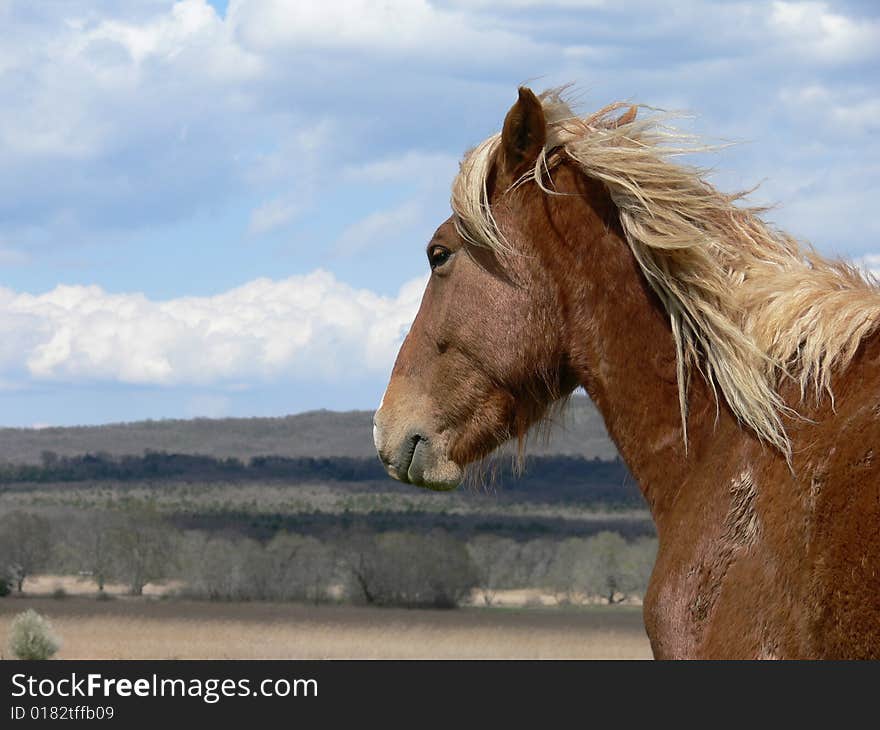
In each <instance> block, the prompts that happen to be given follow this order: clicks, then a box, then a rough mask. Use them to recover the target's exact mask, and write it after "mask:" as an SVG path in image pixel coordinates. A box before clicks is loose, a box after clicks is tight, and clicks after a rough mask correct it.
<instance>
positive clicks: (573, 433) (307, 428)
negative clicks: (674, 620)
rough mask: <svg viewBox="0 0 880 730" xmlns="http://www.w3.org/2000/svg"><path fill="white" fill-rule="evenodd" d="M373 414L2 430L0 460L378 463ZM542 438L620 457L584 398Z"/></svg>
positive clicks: (558, 450)
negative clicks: (148, 456) (158, 455)
mask: <svg viewBox="0 0 880 730" xmlns="http://www.w3.org/2000/svg"><path fill="white" fill-rule="evenodd" d="M372 415H373V414H372V411H309V412H307V413H300V414H297V415H294V416H284V417H281V418H222V419H208V418H196V419H192V420H162V421H137V422H133V423H119V424H110V425H106V426H73V427H52V428H42V429H32V428H2V429H0V462H8V463H15V464H38V463H40V461H41V459H42V453H43V452H44V451H53V452H55V453H56V454H58V455H59V456H76V455H79V454H85V453H99V452H102V453H107V454H111V455H113V456H122V455H128V454H142V453H143V452H144V451H145V450H152V451H166V452H169V453H177V454H202V455H205V456H213V457H217V458H223V457H236V458H239V459H245V460H246V459H250V458H251V457H254V456H262V455H268V454H272V455H275V456H284V457H292V458H297V457H316V458H324V457H334V456H345V457H352V458H375V451H374V449H373V438H372ZM557 421H558V422H557V423H555V424H554V425H553V426H552V427H551V428H549V432H548V435H547V437H546V438H543V437H536V438H534V439H532V440H531V441H530V443H529V448H528V453H529V454H532V455H535V456H556V455H560V456H576V457H583V458H586V459H594V458H598V459H603V460H604V459H613V458H615V457H616V455H617V451H616V449H615V448H614V444H612V443H611V440H610V439H609V438H608V434H607V432H606V431H605V426H604V424H603V422H602V417H601V416H600V415H599V413H598V411H597V410H596V408H595V406H594V405H593V404H592V402H591V401H590V400H589V399H588V398H586V397H583V396H577V397H574V398H572V400H571V403H570V404H569V406H568V408H567V409H566V410H565V412H564V413H563V415H562V416H561V417H560V418H558V419H557Z"/></svg>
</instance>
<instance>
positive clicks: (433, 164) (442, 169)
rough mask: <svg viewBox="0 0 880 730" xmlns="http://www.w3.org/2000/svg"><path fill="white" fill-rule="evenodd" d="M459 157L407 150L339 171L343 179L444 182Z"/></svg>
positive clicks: (452, 171) (455, 165)
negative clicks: (393, 155)
mask: <svg viewBox="0 0 880 730" xmlns="http://www.w3.org/2000/svg"><path fill="white" fill-rule="evenodd" d="M459 161H460V157H454V156H452V155H448V154H443V153H440V152H427V151H423V150H410V151H409V152H406V153H404V154H402V155H397V156H395V157H387V158H384V159H381V160H373V161H371V162H367V163H364V164H362V165H359V166H351V167H348V168H346V169H345V170H344V171H343V179H345V180H348V181H351V182H367V183H387V182H399V181H401V180H411V181H415V182H418V183H422V182H423V181H426V180H427V181H432V180H437V179H440V180H443V184H444V185H448V183H449V181H451V180H452V179H453V178H454V177H455V174H456V173H457V172H458V163H459Z"/></svg>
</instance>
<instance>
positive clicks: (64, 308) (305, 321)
mask: <svg viewBox="0 0 880 730" xmlns="http://www.w3.org/2000/svg"><path fill="white" fill-rule="evenodd" d="M424 285H425V279H424V278H419V279H415V280H413V281H410V282H408V283H407V284H404V285H403V287H401V289H400V291H399V293H398V294H397V296H396V297H383V296H379V295H377V294H375V293H374V292H372V291H369V290H367V289H355V288H353V287H351V286H348V285H347V284H344V283H342V282H340V281H338V280H337V279H336V277H334V276H333V274H331V273H329V272H326V271H315V272H313V273H310V274H307V275H303V276H291V277H289V278H287V279H283V280H280V281H273V280H270V279H257V280H255V281H251V282H248V283H247V284H244V285H243V286H240V287H237V288H235V289H231V290H230V291H227V292H224V293H222V294H218V295H216V296H210V297H181V298H178V299H172V300H167V301H151V300H149V299H147V298H146V297H145V296H143V295H142V294H111V293H108V292H106V291H104V290H102V289H101V288H99V287H97V286H59V287H57V288H55V289H53V290H52V291H50V292H47V293H45V294H41V295H39V296H34V295H31V294H21V293H15V292H12V291H9V290H4V289H0V378H2V379H3V380H4V381H5V383H6V386H7V388H9V387H11V384H13V383H15V382H16V380H17V379H19V380H21V381H22V382H24V381H26V380H28V379H29V380H33V381H36V382H41V381H53V382H67V383H81V382H95V381H99V382H100V381H111V382H117V383H127V384H137V385H161V386H179V385H198V386H209V385H218V384H221V385H228V386H235V385H237V384H245V383H250V382H254V381H256V382H259V381H266V380H282V381H283V380H286V379H301V380H307V381H328V380H337V379H340V378H345V379H360V378H363V377H364V376H369V375H376V374H377V373H382V374H387V373H388V372H389V370H390V367H391V365H392V364H393V361H394V357H395V355H396V353H397V350H398V348H399V347H400V344H401V342H402V341H403V338H404V336H405V334H406V331H407V329H408V328H409V325H410V323H411V322H412V320H413V318H414V317H415V313H416V311H417V309H418V305H419V301H420V300H421V294H422V290H423V289H424Z"/></svg>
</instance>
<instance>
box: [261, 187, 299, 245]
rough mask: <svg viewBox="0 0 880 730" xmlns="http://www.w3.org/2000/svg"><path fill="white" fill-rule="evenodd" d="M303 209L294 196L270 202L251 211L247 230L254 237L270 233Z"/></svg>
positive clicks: (284, 224)
mask: <svg viewBox="0 0 880 730" xmlns="http://www.w3.org/2000/svg"><path fill="white" fill-rule="evenodd" d="M303 207H304V206H303V205H302V204H301V203H300V201H299V199H298V197H297V196H296V195H292V196H291V195H285V196H281V197H278V198H275V199H273V200H270V201H268V202H266V203H263V204H262V205H261V206H259V207H258V208H255V209H254V210H253V211H251V219H250V225H249V226H248V230H249V231H250V233H251V234H253V235H255V236H260V235H263V234H264V233H271V232H272V231H274V230H277V229H278V228H282V227H284V226H286V225H287V224H288V223H290V222H291V221H292V220H293V219H294V218H296V217H297V216H298V215H299V214H300V213H301V212H302V210H303Z"/></svg>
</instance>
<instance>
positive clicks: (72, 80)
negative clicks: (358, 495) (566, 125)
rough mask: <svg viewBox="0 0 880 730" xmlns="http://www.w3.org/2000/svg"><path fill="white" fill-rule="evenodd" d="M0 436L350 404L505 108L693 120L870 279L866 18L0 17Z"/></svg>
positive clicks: (796, 219) (833, 10)
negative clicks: (552, 103)
mask: <svg viewBox="0 0 880 730" xmlns="http://www.w3.org/2000/svg"><path fill="white" fill-rule="evenodd" d="M0 32H2V37H3V38H4V42H3V44H2V46H0V402H2V404H3V408H2V410H0V424H2V425H22V426H27V425H34V424H76V423H102V422H109V421H122V420H135V419H140V418H165V417H190V416H225V415H243V416H250V415H282V414H286V413H294V412H298V411H302V410H307V409H312V408H321V407H324V408H334V409H345V408H370V407H374V406H375V404H376V403H377V402H378V399H379V397H380V395H381V393H382V390H383V388H384V386H385V382H386V379H387V375H388V371H389V368H390V366H391V363H392V362H393V357H394V354H395V353H396V350H397V347H398V345H399V342H400V340H401V338H402V335H403V333H404V332H405V331H406V328H407V325H408V322H409V321H410V320H411V318H412V316H413V314H414V312H415V309H416V307H417V305H418V301H419V298H420V293H421V288H422V287H423V285H424V281H425V275H426V268H427V267H426V262H425V257H424V245H425V243H426V241H427V239H428V238H429V237H430V235H431V233H432V232H433V230H434V228H435V227H436V226H437V225H438V224H439V223H440V222H441V221H442V220H443V219H444V218H446V216H447V215H448V213H449V204H448V197H449V185H450V182H451V179H452V176H453V175H454V173H455V171H456V168H457V164H458V160H459V159H460V157H461V155H462V153H463V152H464V151H465V150H466V149H467V148H469V147H471V146H473V145H474V144H476V143H478V142H479V141H481V140H482V139H483V138H485V137H486V136H487V135H489V134H491V133H493V132H494V131H496V130H497V128H498V127H499V126H500V123H501V120H502V119H503V116H504V113H505V112H506V110H507V108H508V107H509V105H510V104H511V103H512V101H513V100H514V99H515V94H516V86H517V85H518V84H520V83H523V82H529V83H530V84H531V85H532V86H533V87H534V88H535V89H536V90H540V89H542V88H545V87H549V86H554V85H559V84H563V83H568V82H573V83H575V84H576V85H577V90H578V95H579V98H580V99H581V105H582V108H583V109H584V111H588V110H589V109H591V108H594V107H598V106H601V105H604V104H605V103H607V102H609V101H613V100H617V99H626V100H631V101H638V102H642V103H646V104H651V105H654V106H659V107H664V108H669V109H683V110H688V111H690V112H692V113H693V117H692V118H690V119H688V120H685V121H684V122H683V125H684V126H685V128H687V129H688V130H689V131H693V132H697V133H699V134H702V135H705V136H706V137H708V138H710V139H712V140H716V141H735V142H738V143H739V144H737V145H735V146H733V147H731V148H728V149H726V150H725V151H724V152H723V154H720V155H715V156H713V157H712V158H711V159H710V160H708V162H709V163H710V164H711V165H712V166H713V167H714V168H715V169H716V173H715V177H714V179H715V181H716V183H717V184H718V185H719V186H721V187H724V188H742V187H749V186H751V185H753V184H755V183H758V182H760V183H761V187H760V189H759V190H758V191H757V192H756V193H755V194H754V196H753V199H754V200H756V201H758V202H765V203H772V204H775V205H776V206H777V207H776V208H775V209H774V210H773V211H772V213H771V214H770V218H771V219H772V220H773V221H774V222H776V223H777V224H778V225H780V226H782V227H784V228H786V229H787V230H789V231H790V232H792V233H794V234H795V235H797V236H798V237H800V238H803V239H806V240H809V241H811V242H812V243H813V244H814V245H816V246H817V247H818V248H819V249H820V250H822V251H824V252H827V253H832V254H839V255H845V256H849V257H854V258H860V259H862V260H864V261H866V262H867V263H868V265H869V266H871V265H877V264H878V262H880V258H873V256H875V255H876V254H877V253H880V222H878V221H880V218H878V216H877V215H876V213H875V210H876V203H877V200H878V193H880V145H878V141H877V139H878V136H880V73H878V71H880V13H878V10H877V5H876V4H874V3H851V2H841V3H833V4H832V3H823V2H721V3H713V2H689V1H687V0H684V1H682V2H678V3H674V4H665V3H648V2H619V1H618V2H610V1H609V2H603V1H602V0H592V1H590V0H587V1H585V2H578V1H577V0H558V2H552V1H551V2H542V3H538V2H531V1H530V0H514V1H513V2H495V1H494V0H472V1H468V0H447V1H446V2H431V3H429V2H424V1H419V0H411V1H408V2H406V1H402V0H386V2H382V3H377V2H366V1H365V0H340V1H339V2H327V3H305V2H296V1H294V0H290V1H285V0H230V1H229V2H228V3H226V2H211V3H208V2H205V0H184V1H182V2H177V3H174V2H166V1H164V0H162V1H160V0H127V1H126V2H124V3H119V2H110V1H109V0H92V1H91V2H85V1H82V0H67V1H66V2H63V3H60V2H51V1H48V0H47V1H40V0H0Z"/></svg>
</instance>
